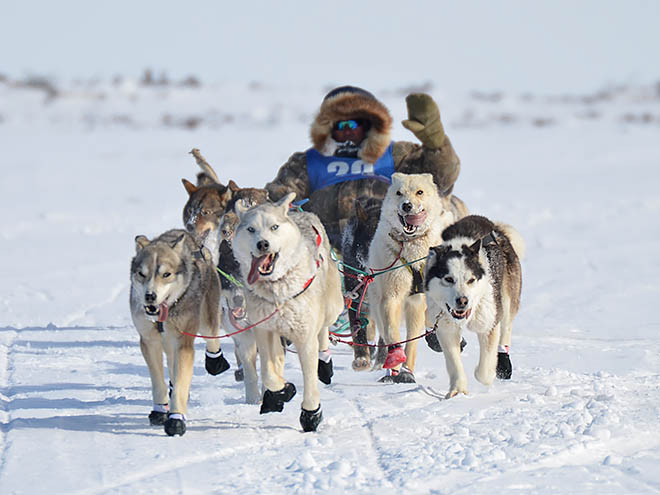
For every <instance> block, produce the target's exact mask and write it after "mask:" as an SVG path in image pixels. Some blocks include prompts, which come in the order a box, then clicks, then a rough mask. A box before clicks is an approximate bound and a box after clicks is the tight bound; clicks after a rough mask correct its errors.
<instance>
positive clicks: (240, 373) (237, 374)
mask: <svg viewBox="0 0 660 495" xmlns="http://www.w3.org/2000/svg"><path fill="white" fill-rule="evenodd" d="M244 379H245V374H244V373H243V366H239V368H238V369H237V370H236V371H234V380H236V381H237V382H242V381H243V380H244Z"/></svg>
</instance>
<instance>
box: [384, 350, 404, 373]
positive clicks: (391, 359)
mask: <svg viewBox="0 0 660 495" xmlns="http://www.w3.org/2000/svg"><path fill="white" fill-rule="evenodd" d="M406 359H407V358H406V353H405V352H404V350H403V347H401V346H400V345H392V346H390V347H388V348H387V358H385V363H383V368H385V369H389V368H394V367H396V366H399V365H400V364H401V363H405V362H406Z"/></svg>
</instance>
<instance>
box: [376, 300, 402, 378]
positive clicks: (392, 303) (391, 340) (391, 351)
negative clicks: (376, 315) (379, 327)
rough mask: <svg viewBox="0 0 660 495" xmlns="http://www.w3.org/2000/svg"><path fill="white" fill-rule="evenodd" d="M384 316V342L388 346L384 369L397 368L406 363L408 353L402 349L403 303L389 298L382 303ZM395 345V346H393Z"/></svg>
mask: <svg viewBox="0 0 660 495" xmlns="http://www.w3.org/2000/svg"><path fill="white" fill-rule="evenodd" d="M381 304H382V315H383V340H384V341H385V343H386V344H388V346H390V347H388V351H387V358H386V359H385V363H384V364H383V368H395V367H398V366H399V365H400V364H401V363H404V362H405V361H406V353H405V352H404V351H403V349H402V348H401V344H398V342H400V341H401V331H400V329H399V327H400V326H401V307H402V301H399V300H398V298H394V297H389V298H387V299H385V300H383V301H382V302H381ZM393 344H395V345H393Z"/></svg>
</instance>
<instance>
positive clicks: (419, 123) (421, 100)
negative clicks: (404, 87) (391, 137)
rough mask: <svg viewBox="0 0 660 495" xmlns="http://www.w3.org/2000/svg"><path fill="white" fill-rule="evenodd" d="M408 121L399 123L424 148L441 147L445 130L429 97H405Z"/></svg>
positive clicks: (435, 106)
mask: <svg viewBox="0 0 660 495" xmlns="http://www.w3.org/2000/svg"><path fill="white" fill-rule="evenodd" d="M406 105H407V106H408V119H407V120H404V121H403V122H401V123H402V124H403V127H405V128H406V129H408V130H409V131H411V132H412V133H413V134H414V135H415V136H417V139H419V140H420V141H421V142H422V144H423V145H424V146H426V147H427V148H431V149H438V148H440V147H442V144H443V143H444V142H445V129H444V128H443V127H442V122H441V121H440V110H438V105H436V103H435V101H433V98H431V96H429V95H427V94H425V93H412V94H409V95H408V96H407V97H406Z"/></svg>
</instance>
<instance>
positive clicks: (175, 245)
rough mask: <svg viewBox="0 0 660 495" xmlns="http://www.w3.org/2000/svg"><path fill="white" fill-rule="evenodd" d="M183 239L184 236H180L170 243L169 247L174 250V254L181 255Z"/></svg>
mask: <svg viewBox="0 0 660 495" xmlns="http://www.w3.org/2000/svg"><path fill="white" fill-rule="evenodd" d="M184 237H185V234H181V235H180V236H179V237H177V238H176V239H174V241H172V243H171V244H170V247H171V248H172V249H173V250H174V252H175V253H177V254H181V251H182V250H183V244H184V242H183V239H184Z"/></svg>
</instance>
